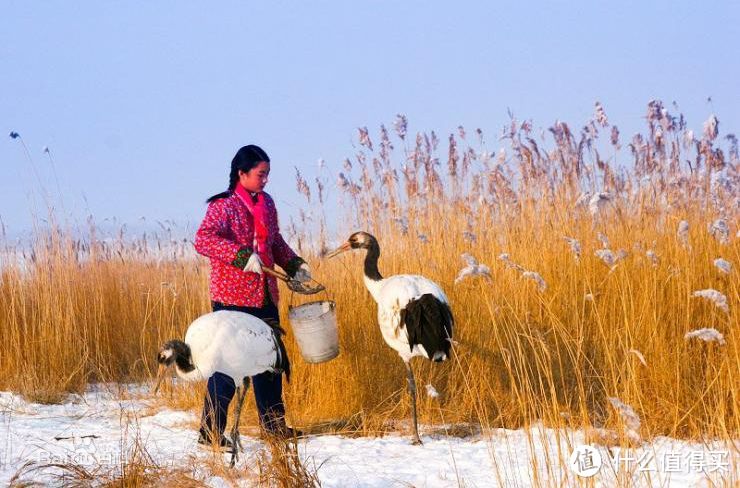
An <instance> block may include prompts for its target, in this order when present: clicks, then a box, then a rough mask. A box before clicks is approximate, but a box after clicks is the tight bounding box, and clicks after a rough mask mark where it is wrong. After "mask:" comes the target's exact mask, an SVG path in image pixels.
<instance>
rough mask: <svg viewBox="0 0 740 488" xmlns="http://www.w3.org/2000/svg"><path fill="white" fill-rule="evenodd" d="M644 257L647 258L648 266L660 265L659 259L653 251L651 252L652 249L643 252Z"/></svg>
mask: <svg viewBox="0 0 740 488" xmlns="http://www.w3.org/2000/svg"><path fill="white" fill-rule="evenodd" d="M645 256H647V258H648V259H649V260H650V264H652V265H653V267H656V266H658V263H660V258H658V255H657V254H655V251H653V250H652V249H648V250H647V251H646V252H645Z"/></svg>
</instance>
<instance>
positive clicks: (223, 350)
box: [176, 310, 280, 385]
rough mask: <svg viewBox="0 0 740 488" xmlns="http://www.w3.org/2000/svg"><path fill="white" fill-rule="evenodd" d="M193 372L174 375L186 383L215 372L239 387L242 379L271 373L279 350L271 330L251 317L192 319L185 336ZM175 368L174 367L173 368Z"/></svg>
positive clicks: (223, 313) (229, 314) (230, 314)
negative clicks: (193, 366) (228, 377)
mask: <svg viewBox="0 0 740 488" xmlns="http://www.w3.org/2000/svg"><path fill="white" fill-rule="evenodd" d="M185 343H186V344H187V345H188V346H190V352H191V354H192V360H193V364H194V365H195V369H194V370H193V371H191V372H190V373H182V372H180V371H179V370H177V374H178V375H179V376H180V377H181V378H183V379H185V380H187V381H198V380H201V379H207V378H210V377H211V375H213V373H215V372H216V371H218V372H221V373H223V374H225V375H228V376H231V378H232V379H233V380H234V382H235V383H236V384H237V385H239V384H241V381H242V379H243V378H244V377H247V376H254V375H256V374H259V373H263V372H265V371H274V367H275V365H276V364H277V363H278V360H277V359H278V355H279V354H280V352H279V348H278V346H277V344H276V343H275V338H274V333H273V331H272V328H271V327H270V326H269V325H267V324H266V323H265V322H264V321H263V320H261V319H259V318H257V317H254V316H252V315H249V314H246V313H243V312H236V311H231V310H219V311H218V312H211V313H207V314H205V315H202V316H200V317H198V318H197V319H195V321H193V323H192V324H190V326H189V327H188V330H187V332H186V333H185ZM176 369H177V368H176Z"/></svg>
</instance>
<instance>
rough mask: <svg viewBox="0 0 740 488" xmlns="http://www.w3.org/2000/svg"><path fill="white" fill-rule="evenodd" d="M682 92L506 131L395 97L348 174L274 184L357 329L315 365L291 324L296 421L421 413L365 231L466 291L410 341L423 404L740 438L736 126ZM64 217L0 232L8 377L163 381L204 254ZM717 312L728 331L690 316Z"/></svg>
mask: <svg viewBox="0 0 740 488" xmlns="http://www.w3.org/2000/svg"><path fill="white" fill-rule="evenodd" d="M674 110H675V109H674V108H673V107H667V106H664V105H663V104H662V103H661V102H659V101H651V102H650V103H649V104H648V107H647V113H646V118H645V120H646V127H645V130H644V131H643V133H642V134H638V135H635V136H633V137H625V136H624V135H622V134H620V132H619V129H618V128H617V126H615V125H612V124H611V123H610V121H609V120H608V119H607V117H606V114H605V112H604V109H603V108H602V107H601V106H600V105H599V104H597V105H596V110H595V113H594V116H593V119H592V120H590V121H589V122H588V123H587V124H586V125H585V126H584V127H583V128H576V127H572V126H569V125H567V124H566V123H564V122H557V123H555V124H554V125H553V126H552V127H549V128H545V129H543V130H540V129H536V128H535V127H534V126H533V125H532V123H531V122H529V121H527V120H515V119H513V118H512V119H511V121H510V123H509V124H507V126H506V127H505V128H504V129H503V131H502V132H500V133H496V134H484V133H483V132H482V131H480V130H466V129H465V128H463V127H460V128H459V129H458V131H457V132H456V133H453V134H446V135H445V136H444V137H438V136H437V135H435V134H434V133H433V132H429V133H417V134H411V133H408V132H407V130H408V129H407V124H406V119H405V117H403V116H398V118H397V119H396V121H395V123H394V124H392V125H390V126H389V127H387V128H386V127H382V128H381V129H380V131H370V130H368V129H366V128H361V129H360V130H359V132H358V139H357V141H356V142H357V145H356V147H355V148H354V149H353V148H348V153H349V154H350V155H349V157H348V159H347V160H346V161H344V163H343V168H342V169H341V173H340V174H330V173H329V172H328V170H323V171H322V172H320V174H319V176H318V177H317V178H316V179H315V180H313V178H312V179H311V180H309V179H306V178H305V177H304V176H303V175H302V174H301V173H297V175H296V183H297V185H296V188H295V189H294V188H289V189H287V188H275V187H271V186H268V188H267V191H268V192H271V193H272V194H274V195H280V196H281V197H282V196H284V195H285V194H286V193H289V192H295V191H298V192H299V193H301V194H302V195H303V196H302V197H301V198H304V199H305V200H304V205H303V206H302V210H301V213H300V215H299V216H297V217H296V218H295V219H288V218H287V217H286V215H285V211H284V210H283V215H282V220H283V221H282V224H283V227H284V231H283V235H284V236H285V238H286V240H287V241H288V242H289V243H291V245H292V246H293V247H294V248H295V249H296V250H300V253H301V255H302V256H303V257H304V258H305V259H306V260H307V261H308V262H309V263H310V264H311V266H312V270H313V275H314V277H315V278H316V279H317V280H318V281H320V282H321V283H323V284H324V285H325V286H326V288H327V290H328V295H329V296H330V298H331V299H332V300H335V301H336V302H337V311H338V321H339V326H340V331H339V332H340V348H341V354H340V356H339V357H338V358H336V359H334V360H332V361H330V362H328V363H324V364H319V365H309V364H307V363H305V362H303V361H302V360H301V358H300V354H299V351H298V349H297V346H296V344H295V342H294V339H293V337H292V335H291V333H290V331H289V333H288V344H287V346H288V349H289V353H290V356H291V359H292V361H293V379H292V382H291V383H290V384H289V385H286V401H287V410H288V416H289V418H288V421H289V423H291V424H293V425H297V426H300V427H305V429H306V430H307V431H308V432H311V431H316V432H318V431H323V432H343V433H348V434H353V433H354V434H357V435H367V434H382V433H385V432H389V431H391V430H402V431H403V430H404V429H407V428H408V421H409V418H410V411H409V405H408V397H407V393H406V390H405V388H406V383H405V376H404V375H405V369H404V366H403V363H402V361H401V360H400V359H399V358H398V355H397V354H396V353H395V352H394V351H392V350H391V349H390V348H388V347H387V346H386V345H385V343H384V342H383V340H382V337H381V335H380V331H379V329H378V325H377V318H376V305H375V302H374V301H373V300H372V298H371V296H370V294H369V293H368V292H367V290H366V289H365V287H364V285H363V282H362V260H363V258H364V251H355V252H353V253H346V254H343V255H342V256H340V257H338V258H334V259H331V260H327V259H325V258H324V257H323V255H324V253H325V252H326V251H327V250H331V249H332V248H333V247H334V246H337V245H339V244H341V243H342V242H343V241H344V239H346V238H347V237H348V236H349V234H350V233H351V232H354V231H356V230H365V231H368V232H370V233H372V234H373V235H375V236H376V237H377V239H378V241H379V243H380V246H381V257H380V263H379V267H380V271H381V273H382V274H383V275H384V276H390V275H393V274H398V273H408V274H423V275H424V276H426V277H428V278H430V279H432V280H434V281H436V282H437V283H439V284H440V285H441V286H442V287H443V288H444V290H445V292H446V293H447V295H448V297H449V299H450V302H451V304H452V310H453V313H454V316H455V321H456V323H455V338H454V339H455V341H456V342H455V346H454V354H453V357H452V358H451V360H449V361H446V362H445V363H442V364H430V363H429V362H428V361H423V360H418V359H417V360H414V361H412V365H413V366H414V368H415V373H416V378H417V384H418V385H419V389H420V392H421V393H420V396H419V409H420V410H419V413H420V423H421V424H423V425H427V426H429V425H438V426H445V427H446V428H447V429H448V430H447V433H449V434H454V433H455V431H456V429H457V430H460V431H470V430H475V429H479V428H491V427H505V428H509V429H515V428H520V427H525V426H528V425H531V424H532V423H534V422H541V423H543V424H544V425H545V426H548V427H554V428H560V427H570V428H575V429H585V430H587V431H588V432H589V435H590V436H591V437H592V438H593V439H595V441H596V442H604V443H614V444H622V445H625V444H626V445H629V444H630V443H634V442H637V441H638V440H639V439H651V438H652V437H654V436H658V435H665V436H670V437H674V438H680V439H694V440H703V439H725V440H727V439H730V440H731V439H737V438H738V437H739V436H740V374H738V372H740V345H739V343H738V342H739V341H740V328H739V324H738V308H739V307H740V300H739V298H740V297H739V295H740V280H738V266H740V237H738V234H737V233H738V209H739V208H740V207H739V204H740V159H739V158H738V142H737V138H736V137H735V136H733V135H726V134H725V133H724V132H722V133H721V132H720V131H719V127H718V121H717V119H716V118H715V117H714V116H711V117H710V118H709V119H708V120H707V121H706V122H704V124H703V129H702V130H701V131H698V130H697V132H696V133H694V132H692V131H691V130H689V128H688V126H687V123H686V121H685V120H684V118H683V116H682V115H680V114H679V113H673V112H674ZM274 164H279V163H274ZM304 173H305V171H304ZM214 190H218V189H211V188H204V189H203V195H206V194H208V193H209V192H210V193H213V191H214ZM204 211H205V208H204ZM47 217H49V221H50V222H51V223H50V224H49V225H48V226H43V227H39V229H38V230H37V231H36V233H35V237H34V241H33V243H32V244H31V246H30V247H27V246H21V245H18V244H13V243H11V242H7V241H6V242H5V243H4V256H5V257H6V259H5V261H6V262H5V265H4V266H3V268H2V276H1V277H0V344H2V352H0V390H11V391H15V392H20V393H22V394H23V395H24V396H26V397H27V398H28V399H30V400H33V401H38V402H52V403H53V402H59V401H62V400H63V399H64V398H65V395H66V394H67V393H68V392H80V391H83V390H84V389H85V388H86V387H87V385H88V384H90V383H93V382H121V383H130V382H133V383H135V382H145V381H150V380H151V378H152V376H153V374H154V373H155V372H156V367H157V365H156V353H157V350H158V347H159V346H160V345H161V344H162V343H163V342H164V341H166V340H168V339H171V338H178V337H182V336H183V335H184V331H185V329H186V328H187V326H188V325H189V323H190V322H191V321H192V320H193V319H195V318H196V317H197V316H199V315H200V314H202V313H204V312H207V311H210V303H209V298H208V272H209V268H208V262H207V260H206V259H205V258H200V257H197V258H196V257H194V255H193V252H192V250H191V247H192V244H191V243H189V242H174V243H173V242H171V241H170V240H168V239H167V238H166V233H160V234H159V236H152V235H149V236H146V237H145V236H140V237H137V238H124V237H121V238H120V239H113V240H103V239H101V238H99V230H98V229H97V228H96V225H95V223H94V222H92V221H91V222H90V223H89V227H88V228H87V229H86V230H85V231H84V232H83V233H80V232H79V231H72V230H71V228H70V227H69V226H68V225H67V224H65V223H64V218H63V217H62V216H59V215H53V212H52V215H48V216H47V215H44V218H47ZM464 255H465V256H464ZM281 293H282V295H281V303H280V307H281V317H282V318H283V323H284V324H286V325H287V307H288V305H289V302H290V301H291V299H292V300H293V302H294V303H296V304H297V303H301V302H303V301H307V298H305V297H298V296H295V297H292V298H291V296H290V292H289V291H288V290H287V289H286V288H285V287H282V288H281ZM700 329H713V330H706V331H700V332H694V334H693V335H691V333H692V331H697V330H700ZM687 334H690V335H689V336H687ZM694 336H697V337H694ZM426 385H432V386H433V387H434V388H435V389H436V390H437V391H438V392H439V394H440V396H439V397H438V398H433V397H432V396H429V395H426V394H424V390H425V386H426ZM203 391H204V388H203V385H195V386H186V385H182V384H180V385H178V386H177V387H174V388H165V394H164V395H162V397H161V401H162V402H164V403H166V404H168V405H170V406H173V407H177V408H182V409H192V410H193V411H198V410H199V409H200V408H201V406H202V401H203ZM247 407H248V408H246V409H245V412H244V413H243V417H242V418H243V421H244V422H245V423H247V424H254V423H255V422H256V413H255V411H254V407H253V404H252V402H251V401H250V402H248V403H247ZM440 428H442V427H440Z"/></svg>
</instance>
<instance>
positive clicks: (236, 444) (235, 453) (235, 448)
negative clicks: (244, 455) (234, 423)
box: [229, 432, 241, 468]
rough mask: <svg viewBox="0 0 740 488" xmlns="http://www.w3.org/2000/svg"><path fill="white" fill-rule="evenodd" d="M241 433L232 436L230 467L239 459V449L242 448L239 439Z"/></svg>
mask: <svg viewBox="0 0 740 488" xmlns="http://www.w3.org/2000/svg"><path fill="white" fill-rule="evenodd" d="M239 437H240V436H239V433H238V432H237V433H236V434H234V435H232V436H231V460H230V461H229V467H230V468H233V467H234V465H235V464H236V462H237V461H238V460H239V450H240V449H241V441H240V439H239Z"/></svg>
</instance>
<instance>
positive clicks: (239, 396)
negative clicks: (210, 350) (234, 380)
mask: <svg viewBox="0 0 740 488" xmlns="http://www.w3.org/2000/svg"><path fill="white" fill-rule="evenodd" d="M247 390H249V377H248V376H247V377H245V378H244V379H243V380H242V386H241V387H237V388H236V410H235V411H234V425H233V426H232V427H231V462H230V463H229V465H230V466H231V467H232V468H233V467H234V464H236V460H237V459H238V458H239V455H238V452H239V450H241V447H242V441H241V436H240V435H239V417H240V416H241V413H242V406H243V405H244V397H245V396H246V395H247Z"/></svg>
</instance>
